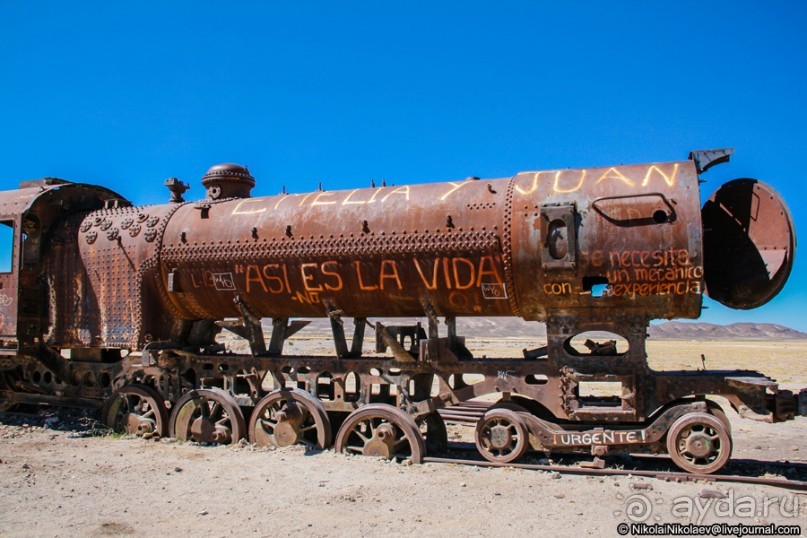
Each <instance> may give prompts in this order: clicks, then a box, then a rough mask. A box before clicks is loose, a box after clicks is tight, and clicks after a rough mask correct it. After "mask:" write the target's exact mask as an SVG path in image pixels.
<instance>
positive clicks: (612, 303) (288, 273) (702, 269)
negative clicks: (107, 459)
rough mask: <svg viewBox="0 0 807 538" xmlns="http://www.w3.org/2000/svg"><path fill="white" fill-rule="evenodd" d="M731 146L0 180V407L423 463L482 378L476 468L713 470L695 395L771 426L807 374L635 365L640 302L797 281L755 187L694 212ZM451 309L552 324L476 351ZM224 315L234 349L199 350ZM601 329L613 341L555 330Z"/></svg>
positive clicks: (784, 238) (692, 298)
mask: <svg viewBox="0 0 807 538" xmlns="http://www.w3.org/2000/svg"><path fill="white" fill-rule="evenodd" d="M730 153H731V150H712V151H700V152H693V153H692V154H690V158H689V159H688V160H685V161H679V162H665V163H654V164H645V165H630V166H612V167H604V168H587V169H566V170H552V171H541V172H523V173H519V174H517V175H515V176H513V177H510V178H504V179H490V180H486V179H478V178H469V179H467V180H464V181H450V182H445V183H435V184H423V185H403V186H387V185H381V186H375V185H373V186H372V187H371V188H364V189H353V190H349V191H327V190H321V189H320V190H318V191H315V192H311V193H307V194H286V193H285V192H284V193H283V194H280V195H278V196H269V197H257V198H253V197H251V195H250V191H251V189H252V188H253V187H254V185H255V180H254V178H253V177H252V176H251V175H250V173H249V171H248V170H247V169H246V168H245V167H242V166H238V165H231V164H226V165H217V166H214V167H212V168H211V169H210V170H209V171H208V173H207V174H206V175H205V176H204V178H203V180H202V183H203V185H204V186H205V188H206V197H205V198H204V199H203V200H199V201H196V202H186V201H185V200H184V199H183V193H184V191H185V190H186V189H187V186H186V185H184V184H183V183H182V182H181V181H178V180H176V179H174V178H171V179H170V180H168V181H167V182H166V185H167V186H168V187H169V189H170V190H171V192H172V198H171V202H170V203H168V204H166V205H154V206H134V205H132V204H131V203H130V202H128V201H127V200H125V199H124V198H123V197H121V196H119V195H118V194H116V193H114V192H112V191H110V190H108V189H105V188H103V187H99V186H93V185H86V184H79V183H71V182H67V181H63V180H57V179H52V178H46V179H43V180H38V181H29V182H24V183H23V184H21V185H20V188H19V189H18V190H14V191H5V192H2V193H0V222H2V224H4V225H6V226H8V227H9V228H8V229H9V230H13V248H12V251H13V254H12V258H11V266H12V267H11V271H10V272H7V273H2V274H0V333H2V334H0V339H1V340H2V342H0V344H2V348H1V349H0V353H2V354H1V355H0V405H1V406H2V407H10V406H13V405H17V404H26V403H35V404H54V405H78V406H83V405H89V406H98V407H102V410H103V415H104V418H105V420H106V421H107V422H108V423H109V424H110V425H111V426H113V427H115V428H117V429H120V430H122V431H127V432H130V433H136V434H141V435H148V436H151V435H155V434H159V435H173V436H176V437H178V438H181V439H193V440H196V441H201V442H209V443H232V442H235V441H237V440H239V439H241V438H248V439H249V440H250V441H251V442H255V443H258V444H261V445H276V446H285V445H290V444H296V443H305V444H310V445H313V446H317V447H319V448H325V447H328V446H331V445H332V444H333V445H334V446H335V448H336V449H337V450H339V451H347V452H356V453H361V454H367V455H375V456H381V457H386V458H399V459H400V458H411V459H412V460H413V461H420V460H421V459H422V458H423V456H424V455H425V454H426V452H435V451H440V450H441V449H443V448H444V447H445V445H446V429H445V424H444V422H443V420H442V418H441V416H440V414H439V413H438V411H439V410H441V409H444V408H446V407H450V406H453V405H455V404H459V403H460V402H466V401H468V400H473V399H474V398H478V397H481V396H486V395H497V396H499V397H500V399H499V401H498V402H497V403H495V404H494V405H492V406H490V407H489V408H482V412H480V414H481V418H479V420H478V422H477V424H476V430H475V439H476V445H477V447H478V448H479V450H480V452H481V453H482V455H483V456H484V457H486V458H487V459H489V460H491V461H498V462H512V461H515V460H517V459H518V458H519V457H521V456H522V455H523V454H524V452H525V451H526V450H527V448H528V447H529V446H530V445H531V444H532V445H533V446H535V447H540V448H543V449H544V450H547V451H590V452H591V453H592V454H595V455H598V456H599V455H604V454H607V453H612V452H639V451H652V452H668V453H670V455H671V456H672V458H673V460H674V462H675V463H676V464H677V465H678V466H679V467H681V468H683V469H685V470H688V471H692V472H698V473H710V472H714V471H716V470H718V469H720V468H721V467H722V466H723V465H724V464H725V463H726V461H727V460H728V458H729V457H730V454H731V447H732V438H731V429H730V425H729V423H728V421H727V419H726V416H725V414H724V412H723V411H722V409H721V408H720V406H719V405H718V404H716V403H715V402H714V401H712V400H709V399H707V398H706V396H707V395H719V396H722V397H725V398H726V399H727V400H728V402H730V404H731V406H732V407H733V408H735V409H736V410H737V411H738V412H739V413H740V414H741V415H742V416H744V417H748V418H752V419H756V420H764V421H782V420H788V419H791V418H793V417H794V416H796V415H797V414H803V413H804V412H805V408H806V407H807V405H805V403H806V402H807V395H805V392H804V391H802V392H801V393H799V394H797V395H794V394H793V393H792V392H790V391H787V390H781V389H780V388H779V387H778V385H777V384H776V383H775V382H774V381H773V380H771V379H770V378H768V377H766V376H765V375H763V374H761V373H759V372H755V371H710V370H699V371H664V372H657V371H653V370H651V369H650V368H649V367H648V365H647V360H646V352H645V339H646V332H647V327H648V324H649V322H650V320H652V319H659V318H666V319H670V318H697V317H698V316H699V314H700V311H701V302H702V297H703V294H704V293H708V294H709V295H710V296H711V297H712V298H714V299H715V300H717V301H720V302H722V303H723V304H726V305H728V306H731V307H734V308H754V307H756V306H759V305H761V304H764V303H765V302H767V301H768V300H770V299H771V298H772V297H773V296H775V295H776V294H777V293H778V292H779V290H781V288H782V287H783V286H784V284H785V282H786V280H787V278H788V275H789V273H790V270H791V267H792V264H793V256H794V253H795V232H794V229H793V224H792V220H791V218H790V215H789V213H788V210H787V208H786V207H785V205H784V203H783V201H782V200H781V199H780V197H779V196H778V194H776V192H775V191H773V189H771V188H770V187H769V186H767V185H765V184H764V183H762V182H759V181H757V180H753V179H738V180H734V181H731V182H729V183H727V184H725V185H723V186H722V187H720V188H719V189H718V190H717V192H715V193H714V194H713V195H712V196H711V197H710V198H709V199H708V200H707V201H706V203H705V204H704V205H703V207H702V208H701V204H700V188H699V175H700V174H702V173H703V172H704V171H705V170H706V169H708V168H709V167H711V166H713V165H715V164H718V163H721V162H725V161H727V160H728V158H729V155H730ZM8 236H9V238H10V237H11V234H8ZM9 241H10V240H9ZM463 316H481V317H494V316H518V317H521V318H523V319H524V320H527V321H541V322H545V323H546V330H547V337H546V345H545V346H541V347H539V348H537V349H534V350H530V351H526V350H525V352H524V353H523V356H521V357H514V358H511V359H488V358H475V357H474V356H473V355H472V353H471V352H470V351H469V349H468V348H467V347H466V345H465V338H463V337H462V336H459V335H458V334H457V330H456V320H457V318H459V317H463ZM311 317H322V318H328V319H329V320H330V325H331V328H332V333H333V344H334V353H333V354H330V355H326V356H307V355H306V356H303V355H289V354H287V353H285V352H284V348H286V347H287V346H284V344H285V342H286V340H288V338H289V337H291V336H292V335H293V334H294V333H296V332H297V331H299V330H300V329H301V328H303V327H304V326H305V325H306V323H307V322H305V321H302V320H301V319H300V318H311ZM391 317H423V318H425V320H426V322H425V328H421V325H420V324H417V325H414V326H407V325H390V324H385V323H382V322H381V321H378V318H391ZM345 318H352V319H353V325H352V334H350V333H351V331H350V330H348V329H349V327H350V326H348V327H346V324H345ZM269 320H271V325H270V327H271V330H270V333H269V334H270V336H269V337H268V338H265V337H264V331H263V323H265V322H268V321H269ZM443 322H444V324H445V328H442V329H441V325H442V324H443ZM368 327H369V328H371V329H372V330H373V331H374V332H375V340H376V353H375V354H370V355H367V354H366V353H365V352H364V350H363V343H364V340H365V332H366V331H367V329H368ZM222 330H226V331H229V332H232V333H235V334H236V335H238V336H240V337H243V338H244V339H245V340H246V341H247V342H248V344H249V349H250V351H251V352H250V353H248V354H240V355H239V354H234V353H231V352H230V351H228V350H227V349H225V347H224V345H223V344H220V343H217V342H216V336H217V335H218V334H219V333H220V332H221V331H222ZM601 331H604V332H607V333H612V334H615V335H618V336H620V337H622V338H624V339H625V340H626V341H627V344H628V346H627V349H617V346H615V345H614V343H613V342H610V341H606V342H596V341H588V342H587V345H588V346H589V348H590V353H583V352H581V351H580V350H578V348H577V347H575V346H574V345H572V339H573V338H575V337H577V336H579V335H581V334H586V335H588V334H591V333H595V334H596V332H601ZM441 333H442V335H441ZM127 352H128V353H127ZM599 385H602V386H606V387H608V388H609V390H608V391H606V392H607V394H606V395H599V396H598V395H597V391H596V390H591V388H592V387H595V388H596V387H597V386H599ZM169 411H170V413H169Z"/></svg>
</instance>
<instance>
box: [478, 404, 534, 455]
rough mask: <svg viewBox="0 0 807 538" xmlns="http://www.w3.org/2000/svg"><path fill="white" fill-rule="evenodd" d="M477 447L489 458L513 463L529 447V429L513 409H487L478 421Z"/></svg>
mask: <svg viewBox="0 0 807 538" xmlns="http://www.w3.org/2000/svg"><path fill="white" fill-rule="evenodd" d="M474 439H475V441H476V448H477V449H478V450H479V453H480V454H482V456H483V457H484V458H485V459H486V460H488V461H493V462H497V463H512V462H514V461H516V460H517V459H519V458H520V457H521V456H523V455H524V453H525V452H526V451H527V448H528V447H529V441H530V439H529V430H528V429H527V425H526V424H525V423H524V420H522V418H521V417H520V416H519V415H518V413H516V412H515V411H513V410H511V409H503V408H495V409H491V410H490V411H487V412H486V413H485V414H484V416H482V418H481V419H479V422H477V423H476V435H475V436H474Z"/></svg>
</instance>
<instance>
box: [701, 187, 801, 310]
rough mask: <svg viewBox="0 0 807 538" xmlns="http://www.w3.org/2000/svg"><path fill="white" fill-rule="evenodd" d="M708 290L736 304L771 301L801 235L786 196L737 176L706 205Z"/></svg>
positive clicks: (753, 305)
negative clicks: (796, 232)
mask: <svg viewBox="0 0 807 538" xmlns="http://www.w3.org/2000/svg"><path fill="white" fill-rule="evenodd" d="M701 215H702V218H703V260H704V279H705V281H706V293H707V295H709V297H711V298H712V299H714V300H715V301H718V302H720V303H723V304H724V305H726V306H729V307H731V308H738V309H743V310H745V309H751V308H756V307H758V306H761V305H763V304H765V303H767V302H768V301H770V300H771V299H772V298H773V297H774V296H776V294H777V293H779V290H781V289H782V287H783V286H784V285H785V282H786V281H787V278H788V276H789V275H790V270H791V268H792V267H793V256H794V254H795V251H796V236H795V230H794V228H793V221H792V219H791V217H790V213H789V211H788V210H787V207H786V206H785V204H784V202H783V200H782V198H781V197H780V196H779V194H778V193H777V192H776V191H774V190H773V189H772V188H771V187H769V186H768V185H766V184H765V183H762V182H761V181H758V180H756V179H735V180H733V181H730V182H728V183H726V184H725V185H723V186H722V187H720V188H719V189H718V190H717V191H716V192H715V193H714V194H713V195H712V196H711V197H710V198H709V200H708V201H707V202H706V203H705V204H704V206H703V209H702V210H701Z"/></svg>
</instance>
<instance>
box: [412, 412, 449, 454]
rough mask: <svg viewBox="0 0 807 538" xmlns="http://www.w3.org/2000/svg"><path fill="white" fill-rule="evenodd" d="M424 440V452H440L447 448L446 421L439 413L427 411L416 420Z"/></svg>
mask: <svg viewBox="0 0 807 538" xmlns="http://www.w3.org/2000/svg"><path fill="white" fill-rule="evenodd" d="M418 424H419V425H420V430H421V432H422V435H423V438H424V439H425V440H426V454H431V455H434V454H440V453H442V452H445V451H446V450H448V432H447V431H446V423H445V421H443V418H442V417H441V416H440V414H439V413H429V414H428V415H426V416H424V417H423V418H422V419H420V420H419V421H418Z"/></svg>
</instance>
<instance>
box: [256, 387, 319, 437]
mask: <svg viewBox="0 0 807 538" xmlns="http://www.w3.org/2000/svg"><path fill="white" fill-rule="evenodd" d="M249 440H250V442H252V443H255V444H257V445H258V446H290V445H296V444H303V445H308V446H312V447H315V448H318V449H319V450H323V449H325V448H327V447H328V446H329V445H330V443H331V421H330V420H329V419H328V413H326V412H325V407H323V405H322V402H320V401H319V400H318V399H317V398H315V397H314V396H312V395H311V394H310V393H308V392H305V391H304V390H300V389H280V390H276V391H274V392H271V393H269V394H267V395H266V396H264V397H263V399H261V401H260V402H258V405H257V406H256V407H255V410H254V411H253V412H252V417H251V418H250V419H249Z"/></svg>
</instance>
